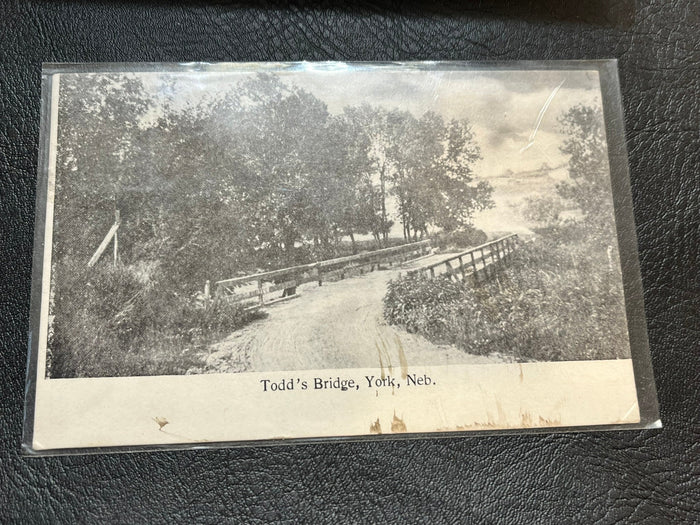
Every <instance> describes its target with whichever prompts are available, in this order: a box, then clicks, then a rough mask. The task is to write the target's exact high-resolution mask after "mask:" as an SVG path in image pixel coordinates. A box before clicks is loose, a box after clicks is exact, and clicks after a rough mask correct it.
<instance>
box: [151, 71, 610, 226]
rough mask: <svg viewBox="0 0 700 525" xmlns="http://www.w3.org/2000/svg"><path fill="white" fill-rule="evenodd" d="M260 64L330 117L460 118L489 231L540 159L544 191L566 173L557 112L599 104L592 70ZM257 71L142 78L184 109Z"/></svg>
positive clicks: (509, 213) (509, 216) (482, 220)
mask: <svg viewBox="0 0 700 525" xmlns="http://www.w3.org/2000/svg"><path fill="white" fill-rule="evenodd" d="M263 67H264V68H267V69H268V70H270V69H271V68H272V69H274V70H275V73H276V74H278V75H279V76H280V79H281V80H282V81H283V82H285V83H289V84H295V85H297V86H299V87H301V88H303V89H305V90H307V91H309V92H311V93H313V94H314V95H315V96H316V97H317V98H319V99H320V100H322V101H323V102H325V103H326V105H327V107H328V110H329V111H330V112H331V113H334V114H336V113H340V112H342V110H343V108H344V107H346V106H351V105H358V104H362V103H369V104H371V105H381V106H384V107H386V108H399V109H402V110H408V111H410V112H411V113H413V114H414V115H415V116H417V117H420V116H421V115H422V114H423V113H425V112H426V111H436V112H438V113H440V114H442V115H443V116H444V117H445V118H447V119H451V118H457V119H467V120H468V121H469V122H470V124H471V126H472V130H473V133H474V136H475V138H476V141H477V143H478V144H479V146H480V148H481V153H482V157H483V158H482V159H481V160H479V161H478V162H477V163H476V165H475V166H474V172H475V174H476V175H477V176H478V177H480V178H483V179H486V180H489V181H491V182H492V185H493V186H494V188H495V193H494V199H495V201H496V205H497V207H496V209H495V210H490V211H487V212H485V213H482V214H481V215H480V216H479V217H477V218H476V221H475V222H476V223H477V226H483V227H485V228H488V229H491V230H493V229H497V228H498V223H499V222H504V221H506V220H508V222H511V221H516V220H518V217H516V216H514V215H513V213H514V212H513V210H514V209H515V208H517V202H515V201H517V200H518V199H520V200H522V199H523V198H524V197H525V196H527V195H525V193H526V190H525V189H524V188H526V189H527V191H529V193H528V194H530V195H531V194H532V193H533V191H536V188H537V185H536V182H537V180H538V179H537V177H538V175H537V172H538V170H539V169H540V168H541V167H542V166H543V165H547V166H549V168H551V170H550V172H549V174H547V173H542V172H541V171H540V172H539V179H540V181H541V182H542V184H541V186H542V187H541V191H542V192H549V191H553V188H554V183H555V182H556V180H561V179H564V178H566V177H567V172H566V169H565V167H566V163H567V161H568V159H567V158H566V156H565V155H563V154H562V153H561V151H560V149H559V148H560V146H561V144H562V141H563V140H564V137H563V136H562V135H561V133H560V132H559V129H558V127H559V122H558V118H559V117H560V116H561V115H562V114H563V113H565V112H566V111H567V110H568V109H569V108H570V107H571V106H573V105H576V104H585V105H590V106H601V104H602V101H601V95H600V84H599V79H598V74H597V72H596V71H593V70H591V71H584V70H575V71H574V70H558V71H557V70H520V71H515V70H484V69H480V70H460V69H456V68H455V67H448V68H447V69H439V68H438V69H430V70H419V69H416V68H410V67H409V68H401V67H398V66H389V67H385V68H382V69H372V68H371V67H370V66H368V65H362V66H359V67H352V66H347V65H343V64H334V65H328V64H326V65H324V66H321V67H319V66H314V65H311V64H306V65H296V66H294V67H286V68H285V67H281V68H280V66H279V65H277V66H275V65H270V64H268V65H265V66H263ZM309 69H311V70H309ZM254 74H255V71H253V70H251V67H250V66H245V67H237V66H232V67H231V70H229V71H211V72H206V73H201V72H187V73H182V72H178V73H143V74H140V76H141V78H142V80H143V82H144V85H145V87H146V89H147V90H149V91H151V90H152V91H153V92H154V94H159V95H161V96H163V97H164V98H166V97H167V98H171V99H174V100H175V101H176V104H177V103H179V104H183V105H184V104H188V103H196V101H197V100H198V99H200V98H201V97H208V96H220V95H223V94H224V93H227V92H229V91H230V90H231V89H232V88H234V86H235V84H236V82H237V81H238V80H242V79H243V78H244V77H247V76H250V75H254ZM533 172H535V173H534V175H533ZM543 177H544V178H543ZM519 181H522V182H524V186H523V185H521V184H519ZM533 184H534V186H533ZM533 188H534V189H533ZM520 221H521V222H522V219H520Z"/></svg>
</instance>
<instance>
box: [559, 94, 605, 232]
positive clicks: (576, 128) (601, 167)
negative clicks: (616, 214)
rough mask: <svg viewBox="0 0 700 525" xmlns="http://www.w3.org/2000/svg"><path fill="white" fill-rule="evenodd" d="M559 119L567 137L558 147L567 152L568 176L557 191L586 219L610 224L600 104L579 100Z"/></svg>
mask: <svg viewBox="0 0 700 525" xmlns="http://www.w3.org/2000/svg"><path fill="white" fill-rule="evenodd" d="M559 122H560V125H561V131H562V133H563V134H564V135H565V136H566V137H567V138H566V140H565V141H564V143H563V144H562V146H561V148H560V149H561V151H562V153H564V154H565V155H568V156H569V180H568V181H563V182H560V183H559V184H558V186H557V190H558V192H559V195H561V196H562V197H563V198H565V199H568V200H570V201H571V202H573V203H575V204H576V205H577V206H578V207H579V208H580V209H581V212H582V213H583V215H584V217H585V219H586V220H587V221H588V222H589V223H591V224H599V225H602V224H611V223H612V222H613V218H612V215H613V203H612V193H611V188H610V167H609V164H608V155H607V146H606V141H605V129H604V127H603V123H604V120H603V110H602V108H600V107H590V106H584V105H580V104H579V105H576V106H573V107H572V108H570V109H569V110H568V111H567V112H566V113H564V114H563V115H562V116H561V117H560V118H559Z"/></svg>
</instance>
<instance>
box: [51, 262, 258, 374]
mask: <svg viewBox="0 0 700 525" xmlns="http://www.w3.org/2000/svg"><path fill="white" fill-rule="evenodd" d="M59 283H60V284H59V285H58V286H56V287H55V293H54V297H53V300H52V302H53V305H52V306H53V307H52V311H53V312H55V314H54V317H53V322H52V324H51V330H50V334H49V344H48V367H47V372H48V375H49V376H50V377H54V378H60V377H113V376H138V375H175V374H184V373H186V372H187V371H188V370H189V369H190V368H192V367H197V366H201V364H202V363H201V357H198V354H199V353H200V352H199V351H200V350H201V349H202V348H203V347H205V346H207V345H208V344H209V343H211V342H213V341H214V340H216V339H217V338H219V337H221V336H222V335H223V334H226V333H229V332H231V331H233V330H235V329H237V328H240V327H241V326H243V325H245V324H247V323H249V322H250V321H251V320H253V319H256V318H258V317H260V316H261V315H262V314H261V313H260V312H255V311H248V310H245V309H244V308H243V307H241V306H240V305H238V304H229V303H225V302H220V303H217V304H214V305H212V306H210V307H209V308H206V309H205V308H203V307H202V306H201V305H199V304H197V303H196V302H195V301H194V300H193V298H190V297H187V296H182V295H179V294H178V293H177V292H175V291H173V290H172V289H168V287H167V283H164V282H163V280H162V279H160V278H159V277H158V272H157V271H156V272H155V274H153V275H145V276H144V275H143V273H140V272H137V271H135V269H134V268H129V267H123V266H122V267H116V268H113V267H110V266H102V267H96V268H93V269H90V270H87V269H85V270H75V271H73V272H67V273H66V274H64V275H63V279H61V280H60V281H59Z"/></svg>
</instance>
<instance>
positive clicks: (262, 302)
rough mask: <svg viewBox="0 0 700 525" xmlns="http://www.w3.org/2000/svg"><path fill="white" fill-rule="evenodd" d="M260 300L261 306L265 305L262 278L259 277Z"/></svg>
mask: <svg viewBox="0 0 700 525" xmlns="http://www.w3.org/2000/svg"><path fill="white" fill-rule="evenodd" d="M258 300H259V301H260V306H265V297H264V294H263V282H262V279H258Z"/></svg>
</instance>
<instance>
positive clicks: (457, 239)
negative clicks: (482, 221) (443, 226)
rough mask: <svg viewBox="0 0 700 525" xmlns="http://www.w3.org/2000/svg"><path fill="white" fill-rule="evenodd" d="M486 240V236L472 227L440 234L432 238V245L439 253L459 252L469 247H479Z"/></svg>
mask: <svg viewBox="0 0 700 525" xmlns="http://www.w3.org/2000/svg"><path fill="white" fill-rule="evenodd" d="M487 240H488V236H487V235H486V234H485V233H484V232H483V231H482V230H477V229H476V228H473V227H467V228H462V229H459V230H454V231H452V232H449V233H446V232H441V233H439V234H437V235H436V236H434V238H433V245H434V246H437V248H439V249H440V250H441V251H447V250H452V251H461V250H464V249H465V248H468V247H470V246H479V245H480V244H484V243H485V242H486V241H487Z"/></svg>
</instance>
